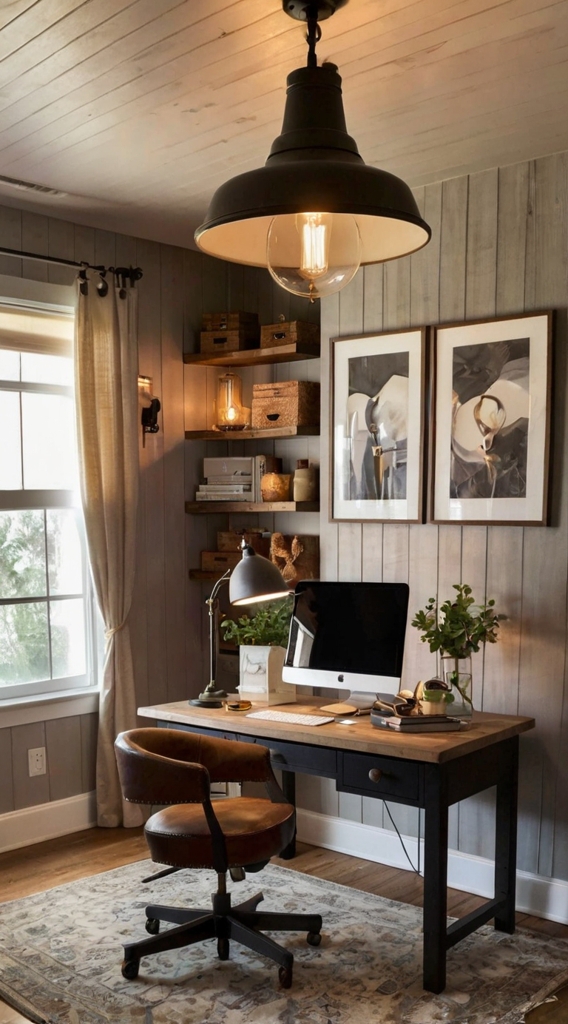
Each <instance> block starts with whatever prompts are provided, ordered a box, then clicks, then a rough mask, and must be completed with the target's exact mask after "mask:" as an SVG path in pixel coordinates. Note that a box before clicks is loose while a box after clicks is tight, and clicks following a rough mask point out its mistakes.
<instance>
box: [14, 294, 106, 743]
mask: <svg viewBox="0 0 568 1024" xmlns="http://www.w3.org/2000/svg"><path fill="white" fill-rule="evenodd" d="M74 291H75V289H74V287H73V286H70V287H67V286H61V285H52V284H48V283H44V282H35V281H27V280H24V279H22V278H10V277H5V276H2V275H0V307H4V308H6V307H10V308H13V309H14V311H16V310H17V311H22V312H29V313H36V314H37V313H38V312H40V313H48V314H49V313H51V314H54V315H57V316H63V317H70V318H74V316H75V305H74ZM6 347H7V346H6V345H5V344H3V343H2V340H1V339H0V348H2V349H4V348H6ZM14 348H18V345H17V344H16V342H14ZM50 348H51V351H52V352H53V354H61V348H60V346H59V345H58V343H57V342H55V343H54V344H53V347H52V346H51V345H50V346H48V347H46V349H45V351H46V352H48V351H49V349H50ZM25 349H26V345H25V344H22V346H21V349H20V350H21V351H25ZM0 388H1V389H2V390H13V391H17V392H19V393H22V392H35V393H38V392H40V393H43V394H65V395H71V394H72V393H73V389H72V388H71V387H69V386H65V385H49V384H32V383H30V384H28V383H27V382H21V381H0ZM76 507H77V496H76V494H74V493H73V492H71V491H68V490H43V491H42V490H35V491H33V490H28V491H26V490H10V491H6V490H1V489H0V511H17V510H20V509H37V510H49V509H57V508H76ZM81 548H82V555H83V580H82V584H83V591H82V595H81V596H82V597H83V600H84V618H85V638H86V650H85V657H86V671H85V674H84V675H81V676H66V677H64V678H59V679H45V680H36V681H33V682H29V683H15V684H13V685H8V686H0V710H2V709H3V708H9V707H14V706H18V705H20V706H30V707H31V706H32V705H37V704H38V703H42V702H47V701H51V700H53V699H56V700H58V701H59V700H61V699H65V698H67V697H73V698H79V697H83V696H85V695H88V694H97V693H98V687H99V666H100V654H101V646H102V645H101V620H100V614H99V612H98V608H97V603H96V599H95V595H94V590H93V585H92V581H91V577H90V572H89V567H88V556H87V548H86V538H85V535H84V533H83V534H82V537H81ZM77 596H78V595H76V594H57V596H55V597H52V596H50V595H49V592H48V593H47V594H46V595H42V596H41V597H37V598H5V599H1V598H0V600H1V603H2V604H4V605H6V604H16V603H29V602H41V603H43V602H45V603H46V604H47V603H48V602H49V601H52V602H53V601H59V600H63V599H65V598H73V597H77ZM67 713H70V711H68V712H67ZM32 717H33V716H32ZM2 724H4V723H2Z"/></svg>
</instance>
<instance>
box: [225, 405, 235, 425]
mask: <svg viewBox="0 0 568 1024" xmlns="http://www.w3.org/2000/svg"><path fill="white" fill-rule="evenodd" d="M226 415H227V419H228V420H230V421H231V422H233V421H234V420H236V418H237V410H236V408H235V406H234V405H230V406H229V408H228V409H227V413H226Z"/></svg>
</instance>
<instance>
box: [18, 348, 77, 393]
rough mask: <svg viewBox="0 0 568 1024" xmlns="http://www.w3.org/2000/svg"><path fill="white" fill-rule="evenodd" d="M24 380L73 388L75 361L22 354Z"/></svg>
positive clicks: (35, 354) (33, 353)
mask: <svg viewBox="0 0 568 1024" xmlns="http://www.w3.org/2000/svg"><path fill="white" fill-rule="evenodd" d="M22 380H25V381H28V382H30V383H33V384H66V385H68V386H70V387H73V360H72V359H68V358H67V357H66V356H44V355H39V354H38V353H37V352H22Z"/></svg>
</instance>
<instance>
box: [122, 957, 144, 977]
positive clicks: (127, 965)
mask: <svg viewBox="0 0 568 1024" xmlns="http://www.w3.org/2000/svg"><path fill="white" fill-rule="evenodd" d="M139 969H140V961H139V960H123V961H122V967H121V973H122V977H123V978H126V980H127V981H134V979H135V978H137V977H138V971H139Z"/></svg>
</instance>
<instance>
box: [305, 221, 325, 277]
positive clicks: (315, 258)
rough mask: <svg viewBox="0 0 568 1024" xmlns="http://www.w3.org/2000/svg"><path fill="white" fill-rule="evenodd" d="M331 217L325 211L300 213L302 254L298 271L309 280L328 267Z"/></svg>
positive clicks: (323, 272)
mask: <svg viewBox="0 0 568 1024" xmlns="http://www.w3.org/2000/svg"><path fill="white" fill-rule="evenodd" d="M330 221H331V217H330V216H329V214H325V213H303V214H300V223H301V231H302V254H301V261H300V271H301V272H302V274H304V275H305V277H306V278H307V279H308V280H309V279H310V278H314V277H319V276H320V275H321V274H325V272H326V270H327V268H328V253H329V236H330V234H331V223H330Z"/></svg>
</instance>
